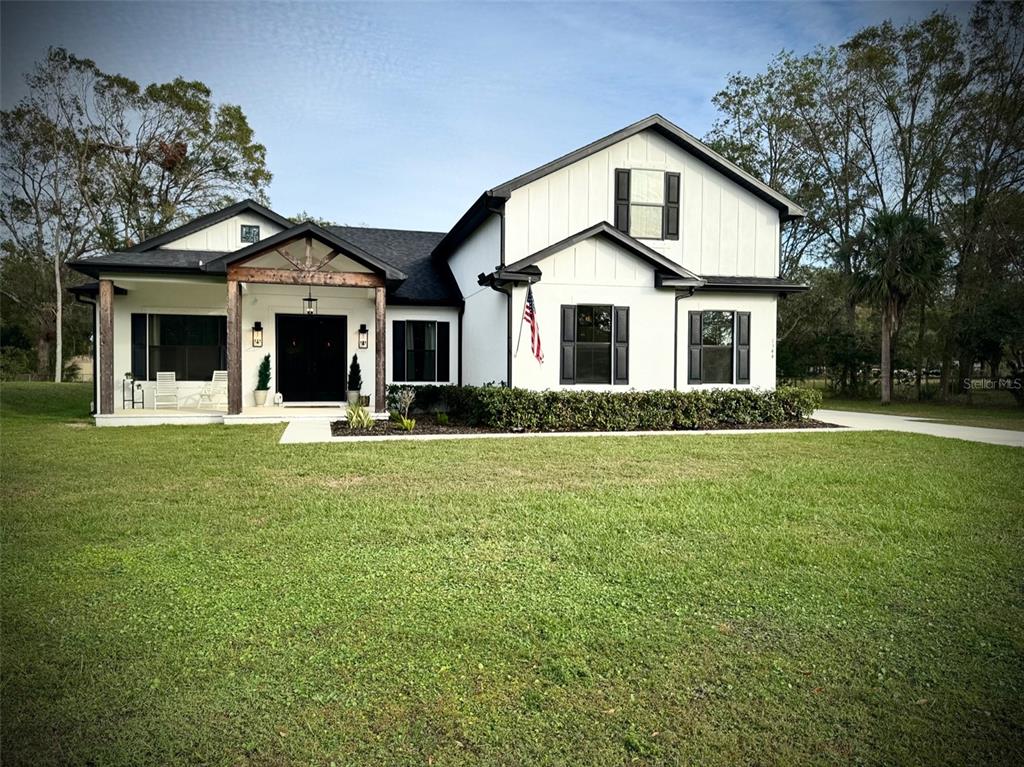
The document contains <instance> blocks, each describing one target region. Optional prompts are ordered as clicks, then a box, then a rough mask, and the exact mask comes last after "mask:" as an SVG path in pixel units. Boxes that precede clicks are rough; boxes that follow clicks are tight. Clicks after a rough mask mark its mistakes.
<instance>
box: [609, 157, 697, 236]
mask: <svg viewBox="0 0 1024 767" xmlns="http://www.w3.org/2000/svg"><path fill="white" fill-rule="evenodd" d="M680 197H681V179H680V176H679V174H678V173H668V172H666V171H661V170H646V169H643V168H633V169H627V168H616V169H615V228H616V229H618V230H619V231H621V232H625V233H626V234H628V235H630V236H631V237H636V238H638V239H643V240H678V239H679V201H680Z"/></svg>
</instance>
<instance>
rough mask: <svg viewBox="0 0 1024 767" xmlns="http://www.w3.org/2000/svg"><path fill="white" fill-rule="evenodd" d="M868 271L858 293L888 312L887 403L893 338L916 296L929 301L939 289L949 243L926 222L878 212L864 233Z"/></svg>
mask: <svg viewBox="0 0 1024 767" xmlns="http://www.w3.org/2000/svg"><path fill="white" fill-rule="evenodd" d="M858 240H859V242H858V247H859V248H860V250H861V255H862V256H863V264H864V268H863V271H862V272H861V273H860V274H859V275H858V278H857V282H856V284H855V288H854V289H855V291H856V294H857V296H858V297H859V298H861V299H863V300H865V301H869V302H872V303H875V304H876V305H877V306H878V307H879V308H880V309H881V312H882V403H883V404H887V403H889V402H891V401H892V338H893V336H894V335H895V334H896V331H897V330H899V326H900V321H901V320H902V319H903V312H904V311H905V310H906V308H907V304H909V303H910V300H911V299H912V298H917V299H921V300H926V299H927V298H928V297H929V296H930V295H932V294H933V293H934V292H935V291H936V289H937V288H938V286H939V282H940V280H941V278H942V271H943V268H944V266H945V261H946V254H945V244H944V242H943V240H942V237H941V235H939V233H938V232H937V231H936V230H935V229H934V227H932V226H931V224H929V223H928V222H927V221H926V220H925V219H923V218H921V217H920V216H915V215H913V214H910V213H877V214H875V216H874V217H873V218H872V219H871V220H870V221H869V222H868V224H867V226H866V227H864V230H863V231H862V232H861V233H860V236H859V238H858Z"/></svg>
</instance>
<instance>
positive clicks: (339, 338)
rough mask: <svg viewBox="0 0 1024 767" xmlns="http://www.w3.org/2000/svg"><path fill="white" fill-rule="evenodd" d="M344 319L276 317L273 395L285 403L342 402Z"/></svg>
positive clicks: (297, 316)
mask: <svg viewBox="0 0 1024 767" xmlns="http://www.w3.org/2000/svg"><path fill="white" fill-rule="evenodd" d="M346 324H347V323H346V322H345V317H329V316H320V315H313V316H309V315H305V314H279V315H277V391H278V392H280V393H281V396H282V397H284V401H285V402H344V400H345V385H346V380H345V353H346V350H345V339H346V338H347V337H348V336H347V334H346Z"/></svg>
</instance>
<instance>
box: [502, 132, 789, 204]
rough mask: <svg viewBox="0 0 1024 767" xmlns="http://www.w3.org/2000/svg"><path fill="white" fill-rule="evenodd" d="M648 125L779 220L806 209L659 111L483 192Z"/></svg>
mask: <svg viewBox="0 0 1024 767" xmlns="http://www.w3.org/2000/svg"><path fill="white" fill-rule="evenodd" d="M649 129H650V130H654V131H656V132H657V133H659V134H660V135H662V136H664V137H665V138H667V139H668V140H669V141H671V142H673V143H674V144H676V145H677V146H679V147H681V148H682V149H684V150H686V151H687V152H689V153H690V154H692V155H693V156H694V157H696V158H697V159H699V160H702V161H703V162H705V163H707V164H708V165H710V166H711V167H712V168H714V169H715V170H717V171H718V172H719V173H721V174H722V175H724V176H726V177H727V178H729V179H731V180H732V181H735V182H736V183H737V184H739V185H740V186H741V187H743V188H744V189H746V190H747V191H748V192H750V193H751V194H754V195H756V196H757V197H760V198H761V199H762V200H764V201H765V202H767V203H768V204H769V205H771V206H772V207H774V208H776V209H777V210H778V211H779V213H780V216H781V219H782V221H788V220H790V219H793V218H802V217H803V216H805V215H807V211H806V210H804V209H803V208H802V207H800V206H799V205H797V204H796V203H795V202H793V201H792V200H791V199H789V198H788V197H786V196H785V195H783V194H780V193H779V192H776V191H775V190H774V189H772V188H771V187H770V186H768V185H767V184H765V183H764V182H763V181H761V180H760V179H757V178H755V177H754V176H752V175H751V174H749V173H747V172H746V171H745V170H743V169H742V168H740V167H739V166H738V165H736V164H735V163H733V162H730V161H729V160H727V159H725V158H724V157H722V155H720V154H718V152H716V151H715V150H713V149H712V148H711V147H709V146H708V145H707V144H705V143H704V142H703V141H701V140H699V139H697V138H696V137H694V136H691V135H690V134H689V133H687V132H686V131H684V130H683V129H682V128H680V127H679V126H678V125H676V124H675V123H673V122H671V121H669V120H666V119H665V118H664V117H662V116H661V115H659V114H653V115H651V116H650V117H645V118H644V119H643V120H640V121H638V122H635V123H633V124H632V125H628V126H626V127H625V128H623V129H622V130H618V131H615V132H614V133H610V134H609V135H607V136H605V137H604V138H599V139H598V140H597V141H593V142H591V143H589V144H587V145H586V146H583V147H580V148H579V149H575V150H573V151H572V152H569V153H568V154H565V155H562V156H561V157H559V158H558V159H556V160H552V161H551V162H549V163H545V164H544V165H541V166H540V167H539V168H534V169H533V170H531V171H527V172H526V173H523V174H522V175H520V176H516V177H515V178H513V179H511V180H509V181H506V182H505V183H504V184H499V185H498V186H496V187H494V188H493V189H490V190H488V192H487V194H488V195H491V196H493V197H504V198H508V197H509V195H511V194H512V192H513V191H515V190H516V189H518V188H519V187H521V186H525V185H526V184H529V183H530V182H531V181H536V180H537V179H538V178H541V177H542V176H546V175H548V174H549V173H554V172H555V171H557V170H561V169H562V168H564V167H566V166H568V165H571V164H572V163H574V162H577V161H579V160H582V159H584V158H585V157H589V156H590V155H592V154H596V153H597V152H600V151H601V150H602V149H607V148H608V147H610V146H612V145H613V144H617V143H619V142H620V141H623V140H624V139H627V138H629V137H630V136H635V135H636V134H637V133H640V132H642V131H645V130H649Z"/></svg>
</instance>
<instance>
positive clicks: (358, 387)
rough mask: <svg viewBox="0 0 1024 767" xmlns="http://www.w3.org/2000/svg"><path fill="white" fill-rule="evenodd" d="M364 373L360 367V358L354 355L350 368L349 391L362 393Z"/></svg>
mask: <svg viewBox="0 0 1024 767" xmlns="http://www.w3.org/2000/svg"><path fill="white" fill-rule="evenodd" d="M362 389H363V371H362V369H360V367H359V357H357V356H356V355H355V354H353V355H352V363H351V364H350V365H349V366H348V390H349V391H362Z"/></svg>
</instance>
